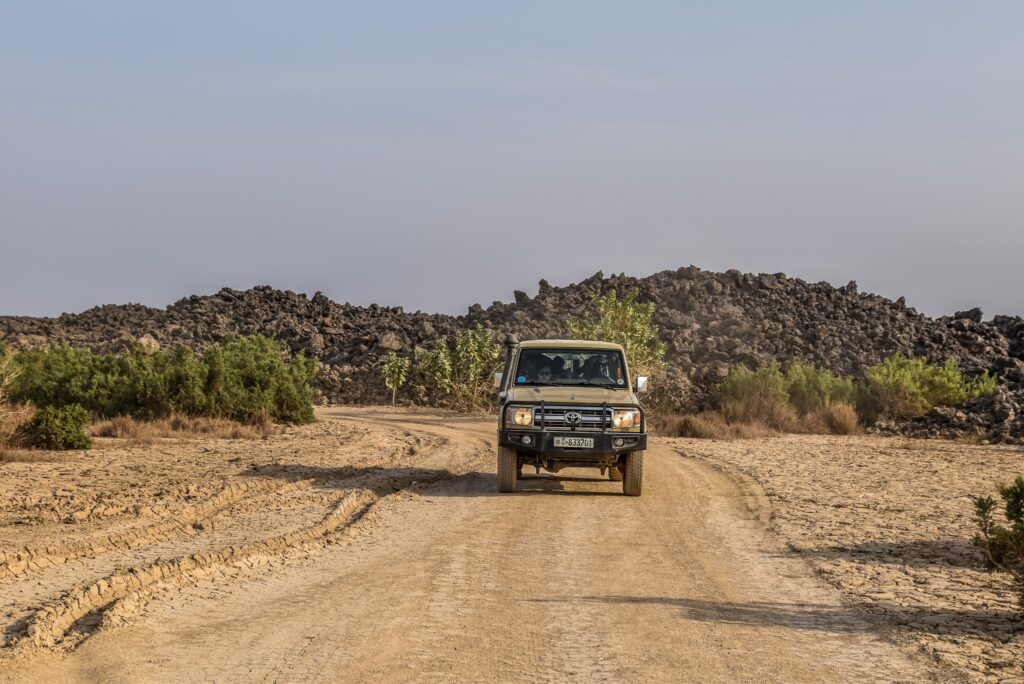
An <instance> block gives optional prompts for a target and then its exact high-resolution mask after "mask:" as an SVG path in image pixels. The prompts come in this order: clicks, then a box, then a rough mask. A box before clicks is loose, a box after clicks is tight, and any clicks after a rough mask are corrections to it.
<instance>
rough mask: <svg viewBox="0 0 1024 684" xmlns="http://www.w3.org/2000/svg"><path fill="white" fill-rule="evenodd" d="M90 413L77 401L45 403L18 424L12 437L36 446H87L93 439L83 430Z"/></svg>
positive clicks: (75, 447) (59, 448)
mask: <svg viewBox="0 0 1024 684" xmlns="http://www.w3.org/2000/svg"><path fill="white" fill-rule="evenodd" d="M89 420H90V416H89V412H88V411H86V410H85V409H84V408H82V407H81V406H79V405H78V404H68V405H67V406H59V407H58V406H46V407H44V408H41V409H39V410H38V411H37V412H36V415H35V416H33V418H32V419H31V420H29V421H28V422H26V423H22V424H21V425H20V426H19V427H18V431H17V433H16V436H15V439H16V441H17V442H18V443H20V444H23V445H25V446H31V447H37V448H39V449H54V450H64V449H88V448H89V447H91V446H92V440H91V439H90V438H89V435H87V434H86V433H85V426H86V425H88V424H89Z"/></svg>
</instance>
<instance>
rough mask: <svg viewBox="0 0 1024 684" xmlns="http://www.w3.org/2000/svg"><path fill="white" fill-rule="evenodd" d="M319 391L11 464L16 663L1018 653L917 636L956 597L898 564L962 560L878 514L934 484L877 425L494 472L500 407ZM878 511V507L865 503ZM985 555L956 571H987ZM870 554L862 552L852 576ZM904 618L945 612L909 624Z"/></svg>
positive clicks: (360, 673)
mask: <svg viewBox="0 0 1024 684" xmlns="http://www.w3.org/2000/svg"><path fill="white" fill-rule="evenodd" d="M318 417H319V419H320V422H318V423H316V424H315V425H311V426H305V427H302V428H293V429H289V430H287V431H286V432H284V433H283V434H278V435H275V436H273V437H272V438H271V439H269V440H267V441H262V440H243V441H220V440H209V439H207V440H199V441H161V442H158V443H155V444H150V445H137V446H131V445H124V444H119V443H117V442H114V441H107V442H104V443H102V444H101V445H100V446H99V447H98V448H96V449H93V450H92V451H90V452H88V453H86V454H77V455H71V456H60V457H56V458H59V460H55V461H53V462H40V463H4V464H0V554H2V555H0V619H2V620H3V622H4V632H3V647H2V648H0V680H2V681H42V680H60V681H97V680H102V681H168V682H170V681H175V682H177V681H194V680H211V681H301V680H332V681H337V680H343V681H384V682H405V681H417V682H449V681H481V682H483V681H487V682H491V681H500V682H512V681H525V682H533V681H540V682H562V681H585V682H591V681H614V682H648V681H665V682H679V681H787V682H789V681H805V682H809V681H814V682H819V681H854V680H865V679H870V680H873V681H908V682H909V681H922V680H924V681H928V680H932V681H956V680H958V679H961V678H966V677H981V676H988V673H991V672H996V671H998V672H999V673H1000V674H1001V675H1002V676H1010V675H1011V674H1013V672H1014V670H1013V667H1014V666H1012V665H1011V666H999V667H996V666H997V664H998V663H997V661H992V662H990V665H989V666H986V667H987V668H988V669H987V670H985V671H982V670H980V669H971V667H969V665H970V663H973V662H976V660H977V659H975V660H970V661H969V662H967V664H965V663H962V662H959V661H957V660H955V659H951V658H950V657H945V656H946V655H950V653H951V651H949V649H945V650H943V649H936V648H932V649H931V650H930V651H926V650H925V649H923V648H922V647H921V645H920V644H921V643H922V642H921V641H920V640H918V639H916V637H917V636H918V635H920V634H921V633H927V636H928V637H929V638H933V637H935V632H936V628H934V625H933V622H934V621H929V619H926V618H930V616H932V615H934V614H935V613H926V611H924V610H916V611H910V612H900V611H892V610H889V611H887V610H884V607H885V606H888V605H892V606H897V605H903V603H901V601H903V602H906V600H910V599H913V601H917V602H923V603H927V602H928V601H929V600H933V599H934V600H939V597H941V592H938V591H934V592H932V593H929V587H930V588H932V589H936V590H937V589H938V587H940V586H941V584H940V583H939V582H938V581H931V580H930V581H931V583H930V584H929V583H914V585H913V587H911V588H908V587H907V586H905V585H904V584H903V583H902V582H900V581H893V582H889V580H888V579H887V578H888V577H889V571H890V568H892V567H897V568H900V571H901V572H904V571H905V572H909V573H911V575H913V573H916V572H917V571H918V570H921V571H923V572H931V573H933V574H934V573H939V574H941V572H943V571H944V570H943V569H942V568H939V569H938V570H936V569H935V567H934V565H928V564H925V565H921V564H919V565H918V566H914V567H911V568H910V569H906V568H902V566H901V565H900V563H911V562H912V556H913V554H914V553H917V552H918V551H920V552H921V553H924V554H925V555H926V556H927V554H928V553H929V552H930V551H929V548H930V547H927V548H926V546H925V545H920V544H919V545H914V544H912V543H910V542H911V541H912V539H911V536H912V535H911V536H908V535H909V534H910V533H909V532H908V531H907V530H903V532H902V533H899V534H897V530H898V529H903V528H896V527H893V528H891V529H890V528H885V527H883V524H884V521H887V520H890V518H891V516H892V513H893V511H892V509H893V508H894V507H897V506H899V505H906V506H907V507H909V506H911V505H919V503H918V502H914V503H913V504H899V503H898V502H896V501H895V500H894V499H893V498H892V497H893V496H895V494H888V493H887V492H888V491H889V490H887V488H886V482H885V480H884V478H883V479H882V480H881V481H880V482H879V481H877V480H873V479H872V478H870V477H866V476H865V474H866V473H867V472H868V471H870V469H871V468H884V467H891V466H893V463H891V462H890V461H888V460H884V459H883V460H880V461H877V462H876V461H873V460H872V458H874V457H873V456H872V455H871V454H873V453H874V454H881V455H882V456H884V455H885V453H888V452H887V451H886V450H888V449H889V447H888V446H886V445H888V444H889V442H886V441H884V440H875V441H872V440H870V439H866V438H865V439H851V440H831V441H829V440H825V439H824V438H792V439H791V438H780V439H775V440H761V441H745V442H732V443H710V442H689V441H684V440H655V444H653V445H652V448H651V449H650V450H649V451H648V457H647V464H646V466H647V473H646V481H645V491H644V495H643V496H642V497H640V498H639V499H636V498H627V497H624V496H622V495H621V493H620V492H621V490H620V485H619V484H618V483H612V482H609V481H607V480H600V479H595V478H593V477H592V476H591V471H572V470H568V471H563V473H561V475H564V476H565V477H555V476H550V475H541V476H528V477H527V478H526V479H525V480H522V481H521V482H520V489H521V491H520V492H519V493H517V494H515V495H501V496H499V495H496V494H494V493H493V492H494V489H495V480H494V452H495V449H494V424H493V422H492V421H488V420H482V419H473V418H463V417H457V416H446V415H438V414H434V413H426V412H414V411H400V410H388V409H380V408H376V409H354V408H331V409H319V410H318ZM929 444H932V443H929ZM951 448H953V449H955V450H959V451H957V453H960V452H963V454H965V456H964V457H963V459H962V460H961V461H956V460H955V459H954V460H953V461H949V459H946V460H944V461H942V462H943V463H951V465H947V466H937V465H934V464H932V466H931V467H933V468H939V467H941V468H947V470H945V471H943V472H942V476H941V477H940V478H939V479H940V480H941V481H942V482H943V483H944V486H952V485H950V482H951V481H955V480H956V478H957V477H958V472H959V471H957V470H956V468H961V467H963V468H968V469H969V468H971V467H972V465H971V463H970V460H969V458H968V457H967V455H970V454H981V455H982V456H983V457H984V458H988V459H989V461H987V462H986V463H987V465H988V466H991V467H989V468H988V470H987V471H986V472H989V471H993V469H994V468H995V466H997V465H998V466H1001V467H1004V468H1005V467H1008V466H1009V465H1010V463H1011V460H1010V459H1012V458H1014V457H1015V458H1017V459H1018V461H1019V457H1020V454H1019V453H1016V454H1013V453H1011V452H1009V451H1002V450H999V449H991V448H982V447H974V448H966V447H960V446H956V445H954V446H953V447H951ZM893 449H896V447H893ZM850 450H852V451H851V453H854V454H856V457H855V458H853V460H852V461H850V460H849V459H847V460H844V459H845V454H847V452H848V451H850ZM903 451H905V450H901V451H900V453H898V454H897V456H899V457H902V459H903V460H907V459H926V458H928V456H929V455H930V454H929V452H921V451H906V453H903ZM751 453H753V454H755V455H754V456H750V454H751ZM766 454H768V455H766ZM837 455H839V458H838V460H837ZM878 458H881V456H878ZM773 459H774V460H773ZM896 460H900V459H899V458H897V459H896ZM922 462H924V461H922ZM844 463H849V468H850V469H851V473H850V474H848V477H847V479H848V480H849V481H850V482H852V483H853V484H851V485H849V487H854V486H859V487H861V488H862V490H858V491H863V492H864V496H867V497H869V498H870V497H872V496H873V497H875V499H870V500H871V501H875V502H876V504H877V505H874V506H872V505H864V506H853V505H852V503H849V502H848V503H847V504H844V505H847V506H848V507H849V508H850V509H851V510H852V512H851V510H846V511H845V512H844V511H843V509H842V508H836V507H835V504H837V503H839V504H842V503H843V501H845V500H837V498H836V497H837V492H838V491H839V490H840V489H842V488H843V487H844V485H843V484H840V483H838V482H837V477H838V476H837V475H836V472H834V471H836V470H837V469H838V470H839V471H843V466H842V464H844ZM856 463H860V464H861V465H860V466H858V465H856ZM815 464H816V465H815ZM865 469H867V470H865ZM915 473H916V471H912V470H911V471H907V470H906V469H905V470H903V471H899V472H898V473H895V474H894V477H898V476H904V475H906V476H911V475H915ZM1002 474H1003V473H994V472H993V477H994V478H995V479H999V478H1000V477H1001V476H1002ZM916 475H920V473H916ZM757 482H762V483H765V485H766V487H767V488H766V489H764V490H762V488H761V486H759V485H758V484H756V483H757ZM985 484H986V486H988V485H990V484H991V482H989V481H986V483H985ZM960 486H961V485H960V484H956V487H960ZM908 487H909V485H908ZM982 488H983V489H984V488H985V487H982ZM844 491H846V495H848V496H850V497H856V496H857V495H856V494H854V493H851V491H850V490H849V488H848V487H847V488H846V489H844ZM899 491H903V490H899ZM907 491H908V493H909V492H910V489H908V490H907ZM951 491H952V490H951ZM956 491H957V492H959V489H957V490H956ZM763 492H766V493H767V496H766V495H765V493H763ZM913 492H914V494H915V495H919V496H923V494H922V493H921V492H920V491H918V490H917V489H914V490H913ZM908 495H909V494H908ZM932 496H933V497H935V498H936V499H943V498H944V494H943V491H942V490H941V489H940V490H938V491H935V492H933V493H932ZM949 496H954V497H955V496H960V494H959V493H955V494H950V495H949ZM851 501H852V500H851ZM856 501H857V503H858V504H864V503H865V502H866V501H868V499H857V500H856ZM824 502H829V510H823V509H822V506H824V505H825V503H824ZM836 511H840V512H839V513H837V512H836ZM816 515H820V516H822V517H821V524H820V525H817V526H816V523H815V522H814V516H816ZM861 515H862V516H864V518H863V520H868V521H870V524H868V523H865V522H863V521H862V520H860V519H858V520H857V521H854V522H851V521H850V517H851V516H854V517H856V516H861ZM844 517H845V518H846V520H847V521H846V522H840V520H842V519H843V518H844ZM905 519H907V520H910V519H911V516H905ZM900 520H904V518H900ZM962 523H963V520H959V519H958V520H957V524H958V525H960V527H956V528H953V527H950V526H949V525H945V524H944V523H943V521H941V520H938V521H936V520H932V521H930V522H929V523H928V524H929V525H935V526H936V527H937V529H936V530H935V531H933V534H932V537H927V538H928V539H942V540H947V539H954V541H955V543H958V544H963V539H962V537H963V536H964V535H965V534H966V531H965V530H962V529H960V528H961V527H963V524H962ZM901 524H902V523H901ZM907 524H908V525H909V524H910V523H907ZM872 525H874V527H871V526H872ZM908 529H909V528H908ZM915 529H916V528H915ZM856 530H861V531H862V532H863V531H864V530H868V534H867V536H857V534H855V531H856ZM871 530H875V531H876V532H877V534H875V536H872V534H874V533H871V532H870V531H871ZM922 534H924V533H923V532H922ZM957 535H960V536H957ZM787 541H788V542H789V543H790V545H789V546H787V544H786V542H787ZM872 541H874V542H878V541H885V542H886V543H892V544H894V547H893V548H894V553H895V554H897V556H898V557H899V558H905V559H907V560H905V561H891V560H890V561H881V560H878V559H876V558H875V556H872V555H871V553H873V551H871V552H867V553H865V552H864V549H875V547H874V546H872V545H871V543H870V542H872ZM902 542H906V543H902ZM901 544H902V545H901ZM943 548H944V547H943ZM794 549H795V550H794ZM836 549H840V551H836ZM954 552H957V553H960V552H962V553H968V552H969V549H968V550H965V549H962V548H959V547H957V548H956V549H954ZM844 554H852V555H844ZM900 554H902V555H900ZM862 556H863V557H862ZM964 563H965V562H964V561H961V562H960V563H959V565H955V566H953V570H952V571H956V572H960V571H964V572H973V570H969V569H967V568H965V567H964ZM851 568H853V569H852V570H851ZM815 569H817V570H819V572H818V573H815ZM858 573H860V574H864V573H868V576H867V577H866V578H865V579H864V580H862V581H861V582H860V583H859V584H858V583H857V582H856V581H854V580H849V581H848V580H847V579H845V578H847V577H853V576H854V575H856V574H858ZM822 575H824V576H825V579H827V580H828V581H829V582H831V583H832V584H830V583H829V582H826V581H825V579H823V577H822ZM913 576H914V577H916V575H913ZM978 579H979V581H982V582H983V584H982V585H980V586H970V587H967V586H960V585H959V584H958V585H957V586H956V587H955V589H956V590H957V591H959V592H960V593H961V594H963V595H964V596H965V597H966V595H967V594H969V593H971V592H973V591H975V590H977V592H978V595H979V596H981V595H983V594H985V593H986V592H987V593H988V594H989V595H991V596H994V597H996V598H995V599H978V601H979V602H980V603H979V604H978V605H983V604H984V605H986V606H987V607H986V608H984V609H982V608H975V609H974V610H973V612H972V613H970V614H969V615H968V616H967V617H966V618H965V619H970V620H975V619H977V620H980V621H981V622H979V623H975V622H971V625H972V629H974V628H976V627H977V626H978V625H982V626H983V627H986V628H987V627H989V626H991V627H992V628H993V629H995V627H996V626H999V625H1001V626H1002V627H1003V628H1005V627H1006V622H1005V615H1006V613H1007V611H1008V608H1007V607H1006V606H1007V602H1009V601H1012V597H1011V596H1010V594H1009V592H1008V589H1007V587H1005V586H1003V585H1000V584H999V582H998V580H996V579H994V578H992V577H991V576H988V575H983V574H980V573H979V577H978ZM911 581H913V577H912V578H911ZM833 585H835V586H838V587H840V590H837V589H836V588H835V586H833ZM887 595H891V596H893V597H894V598H893V599H892V600H889V599H886V598H885V596H887ZM972 595H973V594H972ZM865 597H868V598H865ZM965 600H966V598H965ZM985 601H989V603H988V604H985ZM915 605H916V604H915ZM943 610H946V609H943ZM908 616H910V617H913V618H917V619H918V621H920V620H922V619H923V620H924V622H923V624H925V625H927V627H926V628H919V627H914V628H911V627H909V626H904V627H901V626H899V625H909V624H910V622H913V621H912V620H911V621H908V620H907V618H908ZM958 617H959V614H954V619H956V618H958ZM1001 620H1002V621H1003V622H999V621H1001ZM996 623H998V625H996ZM915 630H916V631H915ZM965 631H966V629H964V630H961V631H960V632H959V633H957V634H955V635H954V636H955V638H956V639H961V640H963V639H964V632H965ZM1000 634H1003V633H1002V632H1000ZM986 638H988V637H986ZM942 643H943V644H947V643H954V644H955V645H960V643H961V642H960V641H953V642H950V641H942ZM972 643H973V642H972ZM987 645H988V646H989V647H990V649H989V650H992V649H991V644H987ZM1017 646H1019V642H1018V643H1017V644H1016V646H1015V645H1014V642H1012V638H1011V639H1010V640H1008V644H1004V643H1002V642H1000V644H999V646H998V648H1003V649H1009V652H1010V653H1011V655H1012V654H1013V653H1014V651H1013V650H1012V649H1013V648H1016V647H1017ZM994 652H995V651H993V653H994ZM971 653H973V651H972V652H971ZM1016 653H1018V654H1019V651H1016ZM935 654H944V657H945V659H944V660H939V659H938V658H936V657H935ZM952 655H956V654H955V653H954V654H952ZM989 655H991V654H989ZM989 655H986V656H985V657H989ZM996 656H998V653H996ZM965 657H973V656H965ZM993 668H995V669H993Z"/></svg>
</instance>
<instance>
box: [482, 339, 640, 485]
mask: <svg viewBox="0 0 1024 684" xmlns="http://www.w3.org/2000/svg"><path fill="white" fill-rule="evenodd" d="M505 347H506V350H507V354H506V357H505V366H504V371H503V372H501V373H496V374H495V385H496V386H497V388H498V406H499V409H498V410H499V414H498V491H499V492H514V491H515V490H516V481H517V480H519V479H522V476H523V468H524V467H528V466H532V467H534V468H535V469H536V472H538V473H539V472H540V471H541V469H542V468H543V469H544V470H546V471H548V472H552V473H557V472H558V471H560V470H561V469H562V468H570V467H571V468H596V469H599V470H600V471H601V475H602V477H603V476H604V475H605V473H607V474H608V477H609V479H611V480H614V481H621V482H622V491H623V493H625V494H627V495H628V496H640V493H641V490H642V489H643V477H644V451H645V449H646V448H647V431H646V427H647V426H646V423H645V418H644V409H643V407H642V406H641V405H640V402H639V401H638V399H637V394H639V393H641V392H644V391H645V390H646V389H647V378H645V377H643V376H640V377H637V378H635V379H631V376H630V373H629V368H628V366H627V365H626V355H625V354H624V353H623V350H622V347H621V346H620V345H618V344H613V343H611V342H595V341H585V340H531V341H529V342H522V343H520V342H519V341H518V340H516V338H515V336H512V335H510V336H509V337H508V339H506V341H505Z"/></svg>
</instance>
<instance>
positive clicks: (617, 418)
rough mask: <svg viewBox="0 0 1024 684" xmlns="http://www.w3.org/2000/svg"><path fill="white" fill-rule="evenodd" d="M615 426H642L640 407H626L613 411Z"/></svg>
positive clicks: (613, 425)
mask: <svg viewBox="0 0 1024 684" xmlns="http://www.w3.org/2000/svg"><path fill="white" fill-rule="evenodd" d="M612 427H613V428H631V427H640V411H639V410H638V409H624V410H618V409H616V410H614V411H612Z"/></svg>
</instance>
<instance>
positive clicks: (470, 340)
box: [416, 323, 501, 411]
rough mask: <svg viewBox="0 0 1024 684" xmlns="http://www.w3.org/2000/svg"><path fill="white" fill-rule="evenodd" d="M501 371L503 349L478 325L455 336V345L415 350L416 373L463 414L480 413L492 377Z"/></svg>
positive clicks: (488, 394) (485, 402)
mask: <svg viewBox="0 0 1024 684" xmlns="http://www.w3.org/2000/svg"><path fill="white" fill-rule="evenodd" d="M500 368H501V346H500V345H498V344H497V343H496V342H495V341H494V336H493V334H492V333H491V331H490V330H489V329H487V328H484V327H483V326H482V325H480V324H479V323H477V324H476V326H475V327H473V328H471V329H469V330H460V331H458V332H457V333H456V334H455V343H454V344H449V343H447V342H445V341H443V340H442V341H439V342H438V343H437V344H436V345H435V346H434V348H433V349H417V350H416V371H417V372H418V373H419V374H420V375H421V376H422V377H423V379H424V381H425V382H426V384H427V387H429V388H430V389H432V390H434V391H437V392H442V393H444V394H446V395H448V397H449V400H450V401H451V403H452V405H453V406H454V407H455V408H457V409H459V410H462V411H480V410H482V409H484V408H485V407H486V406H487V405H488V403H489V401H490V394H491V392H490V386H491V377H492V375H493V374H494V373H497V372H498V371H499V370H500Z"/></svg>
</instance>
